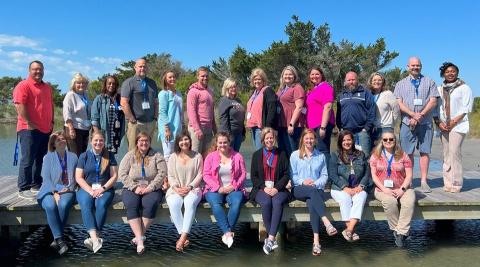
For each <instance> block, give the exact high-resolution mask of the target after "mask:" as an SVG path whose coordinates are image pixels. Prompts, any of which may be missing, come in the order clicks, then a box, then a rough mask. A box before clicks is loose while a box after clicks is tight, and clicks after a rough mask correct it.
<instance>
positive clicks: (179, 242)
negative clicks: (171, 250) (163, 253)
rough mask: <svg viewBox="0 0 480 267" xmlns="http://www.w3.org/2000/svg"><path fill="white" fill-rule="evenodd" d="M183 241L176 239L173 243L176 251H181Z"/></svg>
mask: <svg viewBox="0 0 480 267" xmlns="http://www.w3.org/2000/svg"><path fill="white" fill-rule="evenodd" d="M184 242H185V241H183V240H181V239H178V240H177V243H176V244H175V250H176V251H178V252H183V244H184Z"/></svg>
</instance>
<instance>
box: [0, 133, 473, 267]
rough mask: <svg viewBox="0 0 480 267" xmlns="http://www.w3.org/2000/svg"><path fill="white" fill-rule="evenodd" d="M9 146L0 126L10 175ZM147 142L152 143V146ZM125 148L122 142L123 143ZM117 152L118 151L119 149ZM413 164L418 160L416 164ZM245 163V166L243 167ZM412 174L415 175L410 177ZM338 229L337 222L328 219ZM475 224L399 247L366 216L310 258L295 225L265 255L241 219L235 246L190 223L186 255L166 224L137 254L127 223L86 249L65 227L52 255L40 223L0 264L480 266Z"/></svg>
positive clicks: (11, 140) (415, 233) (432, 231)
mask: <svg viewBox="0 0 480 267" xmlns="http://www.w3.org/2000/svg"><path fill="white" fill-rule="evenodd" d="M250 144H251V142H250V140H247V141H246V142H245V143H244V146H243V148H242V150H244V152H245V153H243V154H244V155H245V158H246V159H245V160H246V162H247V165H248V166H249V165H250V154H251V151H253V148H252V147H251V145H250ZM14 145H15V129H14V127H12V126H0V147H1V148H2V153H0V165H1V168H0V175H16V174H17V172H18V170H17V168H16V167H13V166H11V164H12V159H13V149H14ZM154 147H157V145H156V144H154ZM123 151H125V147H124V148H123ZM121 154H123V153H121ZM416 165H417V166H418V164H416ZM248 166H247V169H249V167H248ZM440 166H441V165H440V162H437V161H434V162H432V165H431V169H433V170H439V169H440ZM416 177H417V176H416ZM334 225H335V226H336V227H337V229H339V230H341V229H343V223H341V222H335V223H334ZM479 231H480V221H479V220H466V221H456V222H453V223H451V224H448V223H445V222H438V223H435V222H433V221H415V222H413V226H412V232H411V238H410V240H409V241H407V242H408V243H407V244H408V245H407V246H406V248H404V249H398V248H396V247H395V245H394V243H393V236H392V233H391V232H390V231H389V229H388V225H387V224H386V222H371V221H366V222H363V223H361V224H360V225H359V227H358V231H357V232H358V234H359V235H360V237H361V240H360V241H359V242H357V243H354V244H351V243H347V242H346V241H345V240H344V239H343V238H342V237H341V234H339V235H337V236H335V237H328V236H326V235H325V234H324V233H322V234H321V240H322V241H321V243H322V250H323V251H322V255H321V256H320V257H313V256H311V240H312V234H311V228H310V226H309V224H306V223H304V224H301V225H300V226H299V227H298V228H297V229H296V231H295V233H291V234H290V235H289V236H291V237H292V239H291V240H290V241H287V240H284V241H283V243H282V244H283V246H282V248H281V249H278V250H277V251H275V252H274V253H273V254H271V255H269V256H266V255H265V254H264V253H263V251H262V250H261V245H262V244H260V243H259V242H258V240H257V232H255V230H250V229H249V225H248V224H240V225H238V227H237V229H236V238H235V243H234V246H233V247H232V249H227V248H226V247H225V246H224V245H223V244H222V243H221V242H220V236H221V232H220V230H218V228H217V227H216V226H215V225H213V224H205V223H200V224H194V226H193V229H192V234H191V245H190V246H189V247H188V248H187V249H186V252H185V253H178V252H176V251H175V241H176V239H177V235H176V233H175V228H174V226H173V224H161V225H154V226H152V228H151V229H150V230H149V232H148V233H147V241H146V242H147V243H146V253H145V254H144V255H142V256H138V255H137V254H136V253H135V248H134V247H132V246H131V245H130V244H129V240H130V239H131V238H132V237H133V236H132V233H131V230H130V228H129V226H128V225H126V224H114V225H108V226H106V228H105V230H104V231H103V233H102V234H103V237H104V238H105V242H104V247H103V248H102V249H101V250H100V252H99V253H97V254H93V253H91V252H90V251H87V249H86V248H85V247H84V246H83V240H84V239H85V238H86V232H85V230H84V228H83V226H82V225H72V226H69V227H67V228H66V230H65V235H66V241H67V244H68V246H69V248H70V249H69V251H68V252H67V253H66V254H65V255H63V256H58V255H57V254H56V253H55V252H54V251H52V250H51V249H50V248H49V244H50V242H51V233H50V230H49V229H48V227H45V226H42V227H39V228H38V229H36V230H35V231H32V232H31V233H30V234H29V235H28V237H27V238H26V239H24V240H22V241H21V243H20V244H19V246H18V248H16V249H12V247H13V245H12V244H10V243H8V242H7V241H5V240H2V242H1V244H0V247H1V253H0V256H1V257H2V258H3V259H4V260H3V261H2V263H3V264H2V266H65V265H68V266H93V265H94V266H131V265H133V264H135V265H136V266H192V267H193V266H225V265H226V264H228V266H229V267H235V266H292V265H296V266H318V265H319V263H320V264H322V265H324V266H365V265H368V266H372V267H375V266H402V267H404V266H453V265H459V264H460V265H463V266H479V265H480V264H478V262H480V234H479Z"/></svg>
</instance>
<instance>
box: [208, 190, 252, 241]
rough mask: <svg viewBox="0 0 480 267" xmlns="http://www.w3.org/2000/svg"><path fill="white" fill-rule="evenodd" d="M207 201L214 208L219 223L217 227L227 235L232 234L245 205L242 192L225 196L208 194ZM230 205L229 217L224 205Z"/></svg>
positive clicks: (214, 214)
mask: <svg viewBox="0 0 480 267" xmlns="http://www.w3.org/2000/svg"><path fill="white" fill-rule="evenodd" d="M205 199H206V200H207V201H208V203H209V204H210V207H211V208H212V213H213V216H215V220H216V221H217V225H218V226H219V227H220V229H221V230H222V232H223V233H224V234H225V233H227V232H231V231H232V229H233V228H234V227H235V224H236V223H237V220H238V216H239V215H240V208H241V205H242V203H243V193H242V191H232V192H231V193H230V194H227V195H224V194H220V193H217V192H207V193H206V194H205ZM225 202H227V203H228V215H226V214H225V211H224V210H223V204H224V203H225Z"/></svg>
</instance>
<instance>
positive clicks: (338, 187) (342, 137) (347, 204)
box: [328, 130, 371, 242]
mask: <svg viewBox="0 0 480 267" xmlns="http://www.w3.org/2000/svg"><path fill="white" fill-rule="evenodd" d="M367 160H368V159H367V158H366V157H365V154H364V153H363V152H362V151H360V150H358V149H356V148H355V146H354V137H353V134H352V132H350V131H348V130H344V131H342V132H340V134H339V135H338V142H337V152H334V153H332V157H331V158H330V163H329V166H328V168H329V169H328V173H329V175H330V177H329V178H330V179H331V180H332V190H331V191H330V194H331V195H332V198H333V199H334V200H335V201H336V202H338V204H339V205H340V214H341V216H342V221H344V222H345V224H346V229H345V230H343V231H342V234H343V237H344V238H345V239H346V240H347V241H349V242H352V241H357V240H359V239H360V237H359V236H358V234H357V233H355V225H356V224H357V223H358V221H360V219H361V218H362V213H363V206H364V205H365V201H366V200H367V196H368V193H367V190H368V188H369V185H370V184H371V174H370V166H369V164H368V161H367Z"/></svg>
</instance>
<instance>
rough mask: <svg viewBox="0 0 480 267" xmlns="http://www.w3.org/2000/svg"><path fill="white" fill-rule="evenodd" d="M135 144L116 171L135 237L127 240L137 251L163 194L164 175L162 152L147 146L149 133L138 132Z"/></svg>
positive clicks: (140, 247)
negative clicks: (121, 183) (121, 184)
mask: <svg viewBox="0 0 480 267" xmlns="http://www.w3.org/2000/svg"><path fill="white" fill-rule="evenodd" d="M135 144H136V147H135V149H134V150H132V151H129V152H128V153H127V154H125V156H124V157H123V159H122V161H121V162H120V169H119V172H118V175H119V177H120V180H121V181H122V182H123V192H122V200H123V203H124V205H125V208H126V209H127V220H128V223H129V224H130V227H131V228H132V231H133V234H134V235H135V237H134V238H133V239H132V240H131V241H130V242H131V243H132V244H133V245H135V246H136V247H137V253H138V254H143V252H144V251H145V245H144V242H145V232H146V231H147V229H148V227H149V226H150V225H151V224H152V222H153V219H154V218H155V213H156V211H157V208H158V205H159V203H160V201H161V200H162V198H163V191H162V184H163V180H164V179H165V178H166V176H167V164H166V163H165V160H164V159H163V156H162V155H161V154H160V153H159V152H157V151H156V150H154V149H152V148H151V147H150V144H151V139H150V136H149V135H148V134H147V133H145V132H140V133H139V134H138V135H137V137H136V138H135Z"/></svg>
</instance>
